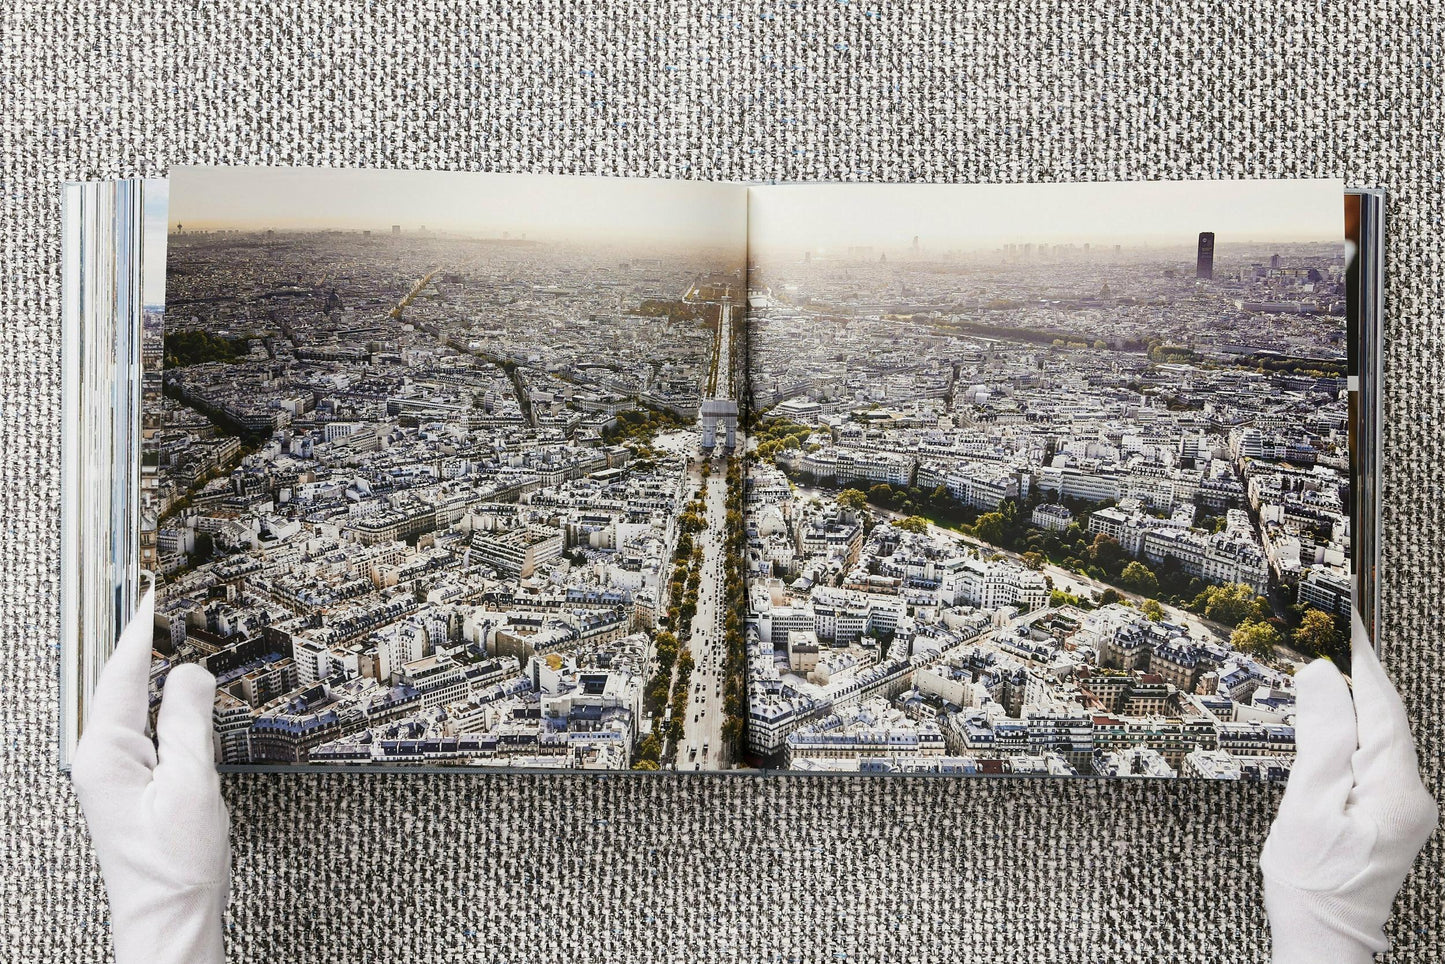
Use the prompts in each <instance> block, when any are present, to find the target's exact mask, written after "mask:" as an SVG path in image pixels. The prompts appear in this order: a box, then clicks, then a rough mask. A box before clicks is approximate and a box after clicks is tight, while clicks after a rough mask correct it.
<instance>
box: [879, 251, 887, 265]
mask: <svg viewBox="0 0 1445 964" xmlns="http://www.w3.org/2000/svg"><path fill="white" fill-rule="evenodd" d="M878 263H879V264H887V263H888V253H887V252H886V251H885V252H883V253H882V254H880V255H878Z"/></svg>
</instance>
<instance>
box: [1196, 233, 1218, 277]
mask: <svg viewBox="0 0 1445 964" xmlns="http://www.w3.org/2000/svg"><path fill="white" fill-rule="evenodd" d="M1194 277H1196V278H1201V279H1203V280H1205V281H1208V280H1210V279H1211V278H1213V277H1214V232H1213V231H1200V232H1199V257H1198V259H1196V260H1195V262H1194Z"/></svg>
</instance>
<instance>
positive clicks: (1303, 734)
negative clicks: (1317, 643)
mask: <svg viewBox="0 0 1445 964" xmlns="http://www.w3.org/2000/svg"><path fill="white" fill-rule="evenodd" d="M1295 693H1296V697H1295V720H1294V731H1295V747H1296V756H1295V761H1294V766H1293V767H1292V768H1291V770H1290V775H1289V785H1288V786H1287V787H1286V788H1285V799H1284V800H1283V801H1281V802H1280V812H1281V813H1286V812H1294V813H1302V812H1308V813H1309V814H1310V815H1312V816H1322V815H1328V816H1334V815H1338V814H1341V813H1343V812H1344V810H1345V804H1346V802H1347V801H1348V800H1349V796H1350V790H1351V789H1352V788H1353V787H1354V785H1355V774H1354V770H1353V769H1352V768H1351V766H1350V762H1351V757H1352V756H1353V755H1354V752H1355V749H1356V747H1357V746H1358V745H1359V732H1358V730H1357V728H1356V726H1355V706H1354V701H1353V700H1352V699H1351V697H1350V688H1349V685H1348V684H1346V683H1345V678H1344V677H1343V676H1341V675H1340V671H1339V670H1338V669H1337V668H1336V667H1335V664H1334V663H1332V662H1330V661H1329V660H1327V659H1317V660H1315V661H1314V662H1312V663H1310V664H1309V665H1308V666H1306V667H1305V668H1304V669H1302V670H1300V671H1299V672H1298V673H1296V674H1295Z"/></svg>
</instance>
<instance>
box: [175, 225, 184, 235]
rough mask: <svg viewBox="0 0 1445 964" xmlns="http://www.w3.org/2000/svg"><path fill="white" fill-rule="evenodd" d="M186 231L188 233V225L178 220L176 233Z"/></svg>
mask: <svg viewBox="0 0 1445 964" xmlns="http://www.w3.org/2000/svg"><path fill="white" fill-rule="evenodd" d="M185 233H186V226H185V225H184V224H181V223H180V222H177V223H176V234H185Z"/></svg>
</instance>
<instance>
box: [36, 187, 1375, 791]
mask: <svg viewBox="0 0 1445 964" xmlns="http://www.w3.org/2000/svg"><path fill="white" fill-rule="evenodd" d="M1381 205H1382V199H1381V197H1380V195H1379V194H1378V193H1377V192H1372V191H1346V189H1345V187H1344V185H1343V184H1342V183H1340V182H1338V181H1328V180H1319V181H1272V182H1200V183H1182V182H1181V183H1136V184H1105V183H1097V184H1046V185H1045V184H1040V185H940V184H931V185H879V184H815V185H741V184H722V183H703V182H679V181H664V180H646V179H639V180H629V179H616V178H589V177H561V176H533V175H490V174H466V173H439V172H420V171H411V172H400V171H369V170H293V169H282V168H179V169H176V170H175V171H173V172H172V174H171V176H170V178H169V179H168V180H164V181H161V180H146V181H122V182H114V183H91V184H77V185H70V186H68V187H67V190H66V205H65V237H66V246H65V263H64V277H65V319H64V321H65V332H66V337H65V357H64V379H65V403H66V416H65V419H66V422H65V436H64V469H63V471H64V478H65V484H64V498H65V505H64V508H63V518H64V525H65V529H64V533H63V540H62V543H63V545H62V549H63V552H62V562H61V566H62V569H61V572H62V577H63V585H64V591H63V599H62V609H63V612H62V618H63V621H64V622H63V636H62V641H63V648H64V656H63V661H62V669H63V674H64V680H65V686H64V688H63V689H64V692H63V699H64V704H63V706H62V715H63V718H64V721H65V727H64V737H63V739H64V745H63V746H62V748H61V750H62V754H61V755H62V759H63V760H64V759H67V758H68V755H69V752H70V750H71V749H72V748H73V746H74V742H75V740H76V738H77V736H78V734H79V732H80V731H81V729H82V728H83V726H84V723H85V714H86V709H87V699H88V696H89V694H90V692H91V689H92V687H93V686H94V681H95V679H96V676H97V674H98V672H99V669H100V667H101V666H102V665H103V664H104V660H105V658H106V655H107V653H108V652H109V650H110V647H111V645H112V641H113V640H114V638H115V634H116V632H117V630H118V628H119V626H120V625H121V624H122V623H123V621H124V620H126V619H127V618H128V617H129V615H130V613H131V612H132V611H133V609H134V605H135V602H136V595H137V586H138V583H139V580H140V577H141V573H142V571H150V572H153V573H155V575H156V577H157V580H158V586H159V588H158V601H157V608H156V626H155V643H154V672H153V674H152V705H153V706H155V705H158V703H159V699H160V693H161V690H162V687H163V686H164V682H165V677H166V674H167V672H168V670H169V669H170V667H172V666H174V665H176V664H177V663H178V662H181V661H196V662H200V663H202V664H204V665H205V666H206V667H207V668H208V669H209V670H210V671H211V672H212V673H214V674H215V676H216V678H217V680H218V684H219V686H218V691H217V695H216V705H215V717H214V720H215V747H216V757H217V761H218V763H220V764H222V765H224V766H227V767H271V768H283V769H285V768H298V767H345V768H353V769H354V768H377V767H408V768H469V769H473V770H489V769H521V770H551V769H588V770H593V769H595V770H649V769H651V770H656V769H677V770H685V771H739V770H744V771H760V770H770V769H788V770H791V771H797V772H827V773H834V772H855V773H856V772H861V773H919V774H925V773H926V774H1034V775H1057V776H1076V775H1078V776H1088V775H1102V776H1151V777H1173V776H1178V777H1200V778H1204V777H1208V778H1219V779H1248V780H1279V779H1284V778H1285V777H1287V775H1288V772H1289V768H1290V763H1291V760H1292V758H1293V751H1294V729H1293V720H1294V695H1293V687H1292V680H1291V675H1292V673H1293V671H1294V669H1295V668H1296V667H1297V666H1299V665H1301V663H1302V662H1303V661H1304V660H1307V659H1308V658H1311V657H1313V656H1315V655H1319V654H1326V655H1330V656H1333V657H1334V658H1336V659H1341V660H1343V659H1347V658H1348V649H1349V643H1348V637H1349V633H1348V627H1349V618H1350V611H1351V607H1352V606H1354V607H1357V608H1358V609H1359V611H1360V612H1361V614H1362V615H1363V617H1364V619H1365V622H1366V624H1367V625H1369V626H1373V619H1374V607H1373V593H1374V583H1375V569H1376V561H1375V560H1376V555H1375V554H1376V545H1377V540H1376V527H1377V518H1378V506H1377V499H1378V491H1379V486H1378V465H1377V462H1376V456H1377V450H1378V434H1379V405H1378V401H1379V336H1378V332H1379V319H1380V307H1381V306H1380V295H1379V288H1380V285H1379V281H1380V270H1381V261H1380V214H1381Z"/></svg>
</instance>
